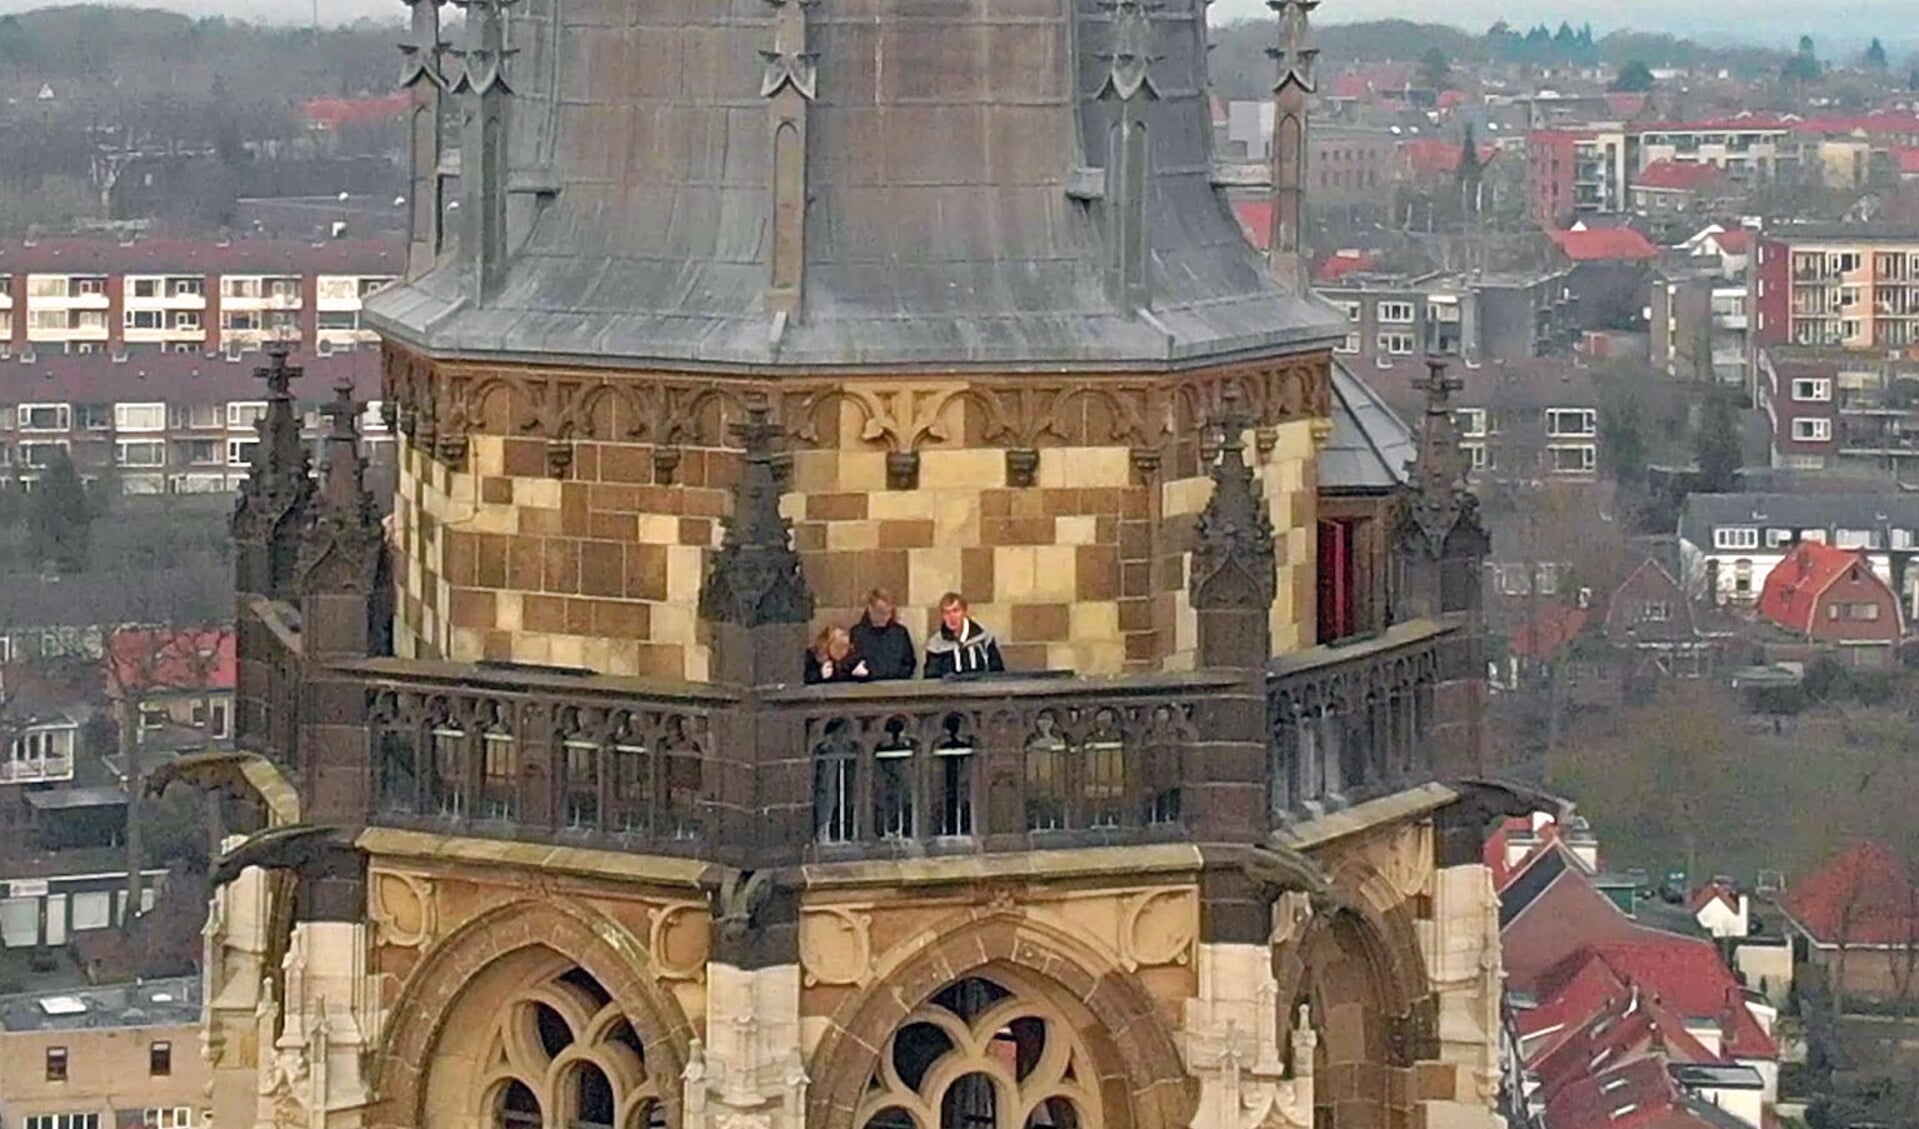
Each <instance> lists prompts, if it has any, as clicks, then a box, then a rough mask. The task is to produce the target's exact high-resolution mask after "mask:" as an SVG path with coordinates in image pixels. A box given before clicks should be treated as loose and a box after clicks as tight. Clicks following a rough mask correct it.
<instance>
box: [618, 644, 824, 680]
mask: <svg viewBox="0 0 1919 1129" xmlns="http://www.w3.org/2000/svg"><path fill="white" fill-rule="evenodd" d="M795 661H796V662H797V661H798V660H795ZM639 670H640V675H641V676H642V677H645V678H684V677H685V676H686V655H685V653H684V652H683V650H682V649H681V648H680V647H679V646H678V645H677V644H673V643H642V644H640V656H639Z"/></svg>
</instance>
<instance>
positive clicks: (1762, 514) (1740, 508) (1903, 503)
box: [1679, 494, 1919, 556]
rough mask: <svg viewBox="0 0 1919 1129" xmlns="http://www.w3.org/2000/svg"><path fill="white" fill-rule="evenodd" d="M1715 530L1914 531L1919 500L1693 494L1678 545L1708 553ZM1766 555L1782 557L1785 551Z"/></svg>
mask: <svg viewBox="0 0 1919 1129" xmlns="http://www.w3.org/2000/svg"><path fill="white" fill-rule="evenodd" d="M1720 526H1744V527H1756V528H1765V529H1791V530H1794V531H1799V530H1805V529H1821V530H1827V531H1831V530H1834V529H1887V528H1892V529H1919V494H1693V495H1691V496H1689V497H1688V498H1687V499H1686V508H1685V510H1684V511H1682V512H1681V514H1680V516H1679V536H1680V537H1681V538H1682V539H1684V540H1686V541H1690V542H1691V543H1693V544H1694V545H1697V546H1699V547H1700V548H1702V549H1707V550H1710V549H1711V547H1712V531H1713V530H1714V529H1717V528H1719V527H1720ZM1762 544H1763V543H1762ZM1756 551H1758V552H1766V551H1768V550H1766V549H1764V548H1761V549H1759V550H1756ZM1770 551H1771V552H1775V553H1778V554H1780V555H1782V556H1783V555H1784V554H1785V553H1786V551H1787V550H1786V548H1785V547H1784V546H1781V547H1778V548H1774V549H1772V550H1770Z"/></svg>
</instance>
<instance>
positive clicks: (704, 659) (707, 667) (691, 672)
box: [686, 646, 713, 682]
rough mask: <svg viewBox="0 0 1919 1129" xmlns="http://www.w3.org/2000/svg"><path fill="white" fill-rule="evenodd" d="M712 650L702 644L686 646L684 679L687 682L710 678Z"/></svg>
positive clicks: (704, 680) (706, 680)
mask: <svg viewBox="0 0 1919 1129" xmlns="http://www.w3.org/2000/svg"><path fill="white" fill-rule="evenodd" d="M712 668H713V652H712V650H711V649H709V648H707V647H704V646H690V647H687V648H686V679H687V681H689V682H709V681H711V680H712V677H713V675H712Z"/></svg>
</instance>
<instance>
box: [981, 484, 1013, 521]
mask: <svg viewBox="0 0 1919 1129" xmlns="http://www.w3.org/2000/svg"><path fill="white" fill-rule="evenodd" d="M1015 493H1016V491H1013V490H982V491H980V496H979V516H981V517H983V518H988V517H1012V516H1013V495H1014V494H1015Z"/></svg>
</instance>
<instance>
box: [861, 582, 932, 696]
mask: <svg viewBox="0 0 1919 1129" xmlns="http://www.w3.org/2000/svg"><path fill="white" fill-rule="evenodd" d="M898 612H899V602H898V601H896V600H894V599H893V594H892V593H891V592H888V591H887V590H886V589H884V588H875V589H873V590H872V591H871V592H868V593H867V594H866V614H865V615H863V616H861V617H860V621H859V622H858V623H856V624H854V625H853V653H854V654H857V655H859V656H860V657H861V658H863V659H865V660H866V667H867V669H868V670H870V671H872V672H873V673H872V678H873V680H874V681H875V682H883V681H891V680H897V679H901V678H911V677H913V671H914V670H915V669H916V668H917V667H918V666H919V654H918V652H917V651H916V650H915V649H914V647H913V635H912V633H911V632H909V631H907V630H906V625H905V624H903V623H901V622H900V621H899V617H898Z"/></svg>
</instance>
